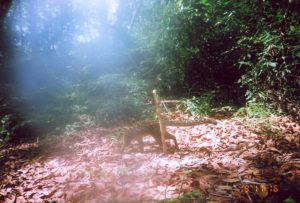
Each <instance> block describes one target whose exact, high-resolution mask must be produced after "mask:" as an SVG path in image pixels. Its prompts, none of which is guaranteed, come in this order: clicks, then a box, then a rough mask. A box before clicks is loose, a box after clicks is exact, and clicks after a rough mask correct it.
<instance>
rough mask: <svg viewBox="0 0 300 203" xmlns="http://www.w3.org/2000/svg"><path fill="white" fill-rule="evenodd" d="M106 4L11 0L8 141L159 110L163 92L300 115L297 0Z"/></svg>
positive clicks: (5, 55) (201, 102) (5, 38)
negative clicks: (152, 101)
mask: <svg viewBox="0 0 300 203" xmlns="http://www.w3.org/2000/svg"><path fill="white" fill-rule="evenodd" d="M99 2H100V3H99ZM99 2H97V1H96V2H90V3H84V2H81V1H76V0H74V1H68V2H60V1H55V0H47V1H39V0H34V1H17V0H16V1H8V0H6V1H2V3H1V16H0V17H1V32H0V33H1V38H0V40H1V43H0V46H1V47H0V57H1V58H0V59H1V60H0V65H1V68H0V71H1V74H0V77H1V80H0V81H1V92H0V94H1V109H0V110H1V128H0V130H1V139H2V140H8V139H12V138H14V137H16V140H20V139H27V138H28V137H29V136H37V135H39V136H40V135H41V133H47V132H51V131H55V130H61V129H65V127H66V126H68V127H69V128H72V127H74V128H75V127H76V121H77V120H78V117H79V116H80V115H83V114H85V115H89V116H92V118H93V120H94V121H96V122H103V121H116V120H130V119H133V118H134V119H140V118H142V117H149V116H153V115H152V114H151V113H150V111H151V108H149V105H146V103H147V102H146V101H147V100H148V99H149V97H151V96H152V95H151V90H152V89H153V88H156V89H158V91H159V92H160V93H161V94H162V96H163V97H169V98H171V97H173V98H179V97H180V98H187V99H190V100H189V101H190V102H191V103H193V104H194V105H196V106H197V105H198V106H200V108H201V106H202V108H205V107H203V106H205V105H207V103H209V105H213V106H220V105H221V106H222V105H231V106H237V107H242V106H245V105H246V104H248V105H247V108H248V110H250V109H251V110H254V111H255V110H256V111H257V113H269V112H271V109H272V110H274V112H279V113H286V114H289V115H292V116H293V117H294V118H296V119H297V116H298V115H299V97H300V88H299V83H300V82H299V81H300V68H299V57H300V53H299V49H300V48H299V46H300V45H299V38H300V27H299V22H300V15H299V9H300V5H299V1H297V0H290V1H281V0H272V1H271V0H269V1H261V0H259V1H246V0H245V1H219V0H211V1H208V0H186V1H185V0H178V1H177V0H176V1H167V0H161V1H159V0H144V1H134V0H132V1H131V0H130V1H99ZM149 92H150V94H149ZM202 113H208V110H204V111H203V112H202ZM298 119H299V116H298ZM70 124H73V126H70ZM34 131H35V132H34Z"/></svg>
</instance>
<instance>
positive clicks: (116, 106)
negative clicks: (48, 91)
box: [66, 74, 150, 121]
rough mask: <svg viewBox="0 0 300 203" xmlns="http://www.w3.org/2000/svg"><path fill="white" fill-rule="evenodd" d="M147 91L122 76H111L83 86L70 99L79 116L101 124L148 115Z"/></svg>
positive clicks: (140, 83) (80, 84) (74, 91)
mask: <svg viewBox="0 0 300 203" xmlns="http://www.w3.org/2000/svg"><path fill="white" fill-rule="evenodd" d="M146 90H147V87H146V84H145V83H144V82H143V81H138V80H134V79H133V78H130V77H127V76H125V75H122V74H108V75H103V76H100V77H99V78H98V79H96V80H92V81H85V82H80V83H78V84H76V85H74V87H73V88H72V91H71V92H70V93H69V94H67V95H66V97H67V98H68V100H69V102H70V103H72V104H73V105H72V111H73V112H74V114H76V115H78V116H79V115H81V114H88V115H93V117H94V118H95V120H97V121H116V120H124V119H128V118H131V119H132V118H140V117H143V116H144V115H147V112H148V111H150V108H149V107H147V106H146V104H145V101H146V99H147V91H146Z"/></svg>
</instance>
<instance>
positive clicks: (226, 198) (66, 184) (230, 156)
mask: <svg viewBox="0 0 300 203" xmlns="http://www.w3.org/2000/svg"><path fill="white" fill-rule="evenodd" d="M119 129H120V128H103V127H99V126H94V127H90V128H86V129H85V130H81V131H78V132H76V133H74V134H73V135H70V136H67V137H66V136H64V137H59V138H56V139H54V138H52V139H47V140H42V141H40V142H39V143H32V144H22V145H18V146H14V147H7V146H6V147H2V148H1V151H0V172H1V174H0V175H1V176H0V202H16V203H21V202H88V203H96V202H97V203H98V202H107V203H121V202H122V203H126V202H128V203H135V202H136V203H141V202H158V201H166V200H170V199H173V201H172V202H178V203H179V202H283V201H284V200H286V201H288V200H289V201H290V202H291V201H292V200H294V201H295V202H296V201H299V200H300V197H299V195H300V189H299V188H300V125H299V123H295V122H292V121H291V120H289V119H288V118H286V117H275V116H274V117H269V118H266V119H243V118H226V119H225V118H223V119H221V118H220V119H217V124H216V125H213V124H202V125H197V126H191V127H168V128H167V130H168V132H170V133H172V134H174V135H175V136H176V138H177V141H178V144H179V150H178V151H175V149H174V147H172V145H169V151H170V153H168V154H167V155H163V154H162V153H161V152H160V148H159V146H158V145H157V144H156V143H155V141H154V139H152V138H151V137H146V138H145V139H144V143H145V144H144V145H145V149H144V152H139V151H138V150H137V149H138V147H137V144H134V143H133V144H132V145H130V146H129V147H128V149H127V150H126V152H125V153H123V154H122V153H120V147H121V144H122V142H121V140H120V139H117V137H118V136H117V134H118V130H119ZM112 135H113V136H112ZM174 199H175V200H174ZM193 199H197V200H193Z"/></svg>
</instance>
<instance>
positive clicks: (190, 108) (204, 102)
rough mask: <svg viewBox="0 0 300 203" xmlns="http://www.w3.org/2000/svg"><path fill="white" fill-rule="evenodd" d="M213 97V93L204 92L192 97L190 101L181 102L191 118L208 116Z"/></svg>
mask: <svg viewBox="0 0 300 203" xmlns="http://www.w3.org/2000/svg"><path fill="white" fill-rule="evenodd" d="M213 97H214V93H213V92H206V93H204V94H202V95H201V96H199V97H195V96H193V97H192V98H191V99H183V100H182V101H181V103H182V105H183V108H184V109H185V111H186V112H190V113H191V114H192V115H193V116H201V115H208V114H210V113H211V106H210V105H211V103H212V99H213Z"/></svg>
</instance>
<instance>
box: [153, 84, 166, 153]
mask: <svg viewBox="0 0 300 203" xmlns="http://www.w3.org/2000/svg"><path fill="white" fill-rule="evenodd" d="M153 97H154V104H155V110H156V116H157V119H158V122H159V128H160V135H161V142H162V148H163V153H164V154H166V142H165V140H166V128H165V126H164V123H163V120H162V118H161V112H160V101H159V97H158V95H157V92H156V90H155V89H154V90H153Z"/></svg>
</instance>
